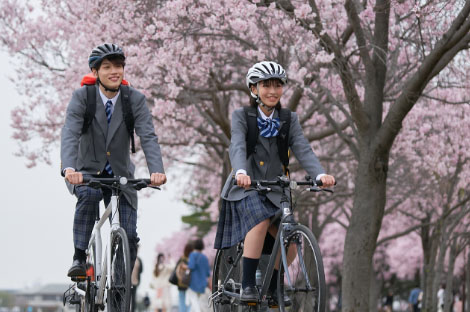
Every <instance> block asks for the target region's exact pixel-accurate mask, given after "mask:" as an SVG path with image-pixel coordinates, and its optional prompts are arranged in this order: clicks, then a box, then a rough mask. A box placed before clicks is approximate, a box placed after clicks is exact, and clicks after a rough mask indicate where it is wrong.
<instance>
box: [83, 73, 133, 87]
mask: <svg viewBox="0 0 470 312" xmlns="http://www.w3.org/2000/svg"><path fill="white" fill-rule="evenodd" d="M95 83H96V77H95V76H94V75H93V73H89V74H88V75H85V76H83V78H82V81H81V82H80V86H82V87H83V86H84V85H94V84H95ZM122 84H123V85H125V86H128V85H129V82H128V81H127V80H125V79H123V80H122Z"/></svg>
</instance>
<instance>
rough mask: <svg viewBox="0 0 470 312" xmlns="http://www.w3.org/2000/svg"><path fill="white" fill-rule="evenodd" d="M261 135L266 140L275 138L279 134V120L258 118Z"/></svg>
mask: <svg viewBox="0 0 470 312" xmlns="http://www.w3.org/2000/svg"><path fill="white" fill-rule="evenodd" d="M257 121H258V129H259V134H260V135H261V136H263V137H265V138H271V137H275V136H277V135H278V134H279V126H280V119H279V118H272V119H271V118H267V119H263V118H261V117H258V118H257Z"/></svg>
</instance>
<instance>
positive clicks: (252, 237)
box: [242, 219, 269, 301]
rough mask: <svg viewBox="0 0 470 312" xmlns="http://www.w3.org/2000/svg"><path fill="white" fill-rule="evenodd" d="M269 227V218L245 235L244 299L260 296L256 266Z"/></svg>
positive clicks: (249, 299)
mask: <svg viewBox="0 0 470 312" xmlns="http://www.w3.org/2000/svg"><path fill="white" fill-rule="evenodd" d="M268 227H269V219H266V220H264V221H261V222H260V223H258V224H257V225H255V226H254V227H253V228H252V229H251V230H250V231H249V232H248V233H247V234H246V236H245V242H244V248H243V263H242V265H243V279H242V288H243V293H242V300H246V301H252V300H256V299H257V297H258V293H257V291H255V288H254V287H255V286H256V277H255V274H256V268H257V267H258V263H259V258H260V257H261V252H262V250H263V244H264V238H265V236H266V232H267V230H268Z"/></svg>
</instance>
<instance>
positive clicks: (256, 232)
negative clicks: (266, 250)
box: [243, 219, 269, 259]
mask: <svg viewBox="0 0 470 312" xmlns="http://www.w3.org/2000/svg"><path fill="white" fill-rule="evenodd" d="M268 227H269V219H266V220H264V221H261V222H260V223H258V224H257V225H255V226H254V227H253V228H252V229H251V230H250V231H249V232H248V233H246V236H245V243H244V248H243V257H246V258H251V259H259V258H260V257H261V252H262V250H263V244H264V237H265V236H266V232H267V230H268Z"/></svg>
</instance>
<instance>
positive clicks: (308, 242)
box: [278, 225, 326, 312]
mask: <svg viewBox="0 0 470 312" xmlns="http://www.w3.org/2000/svg"><path fill="white" fill-rule="evenodd" d="M285 246H289V249H290V248H295V249H296V257H295V259H294V261H293V262H292V263H291V265H290V266H289V267H288V269H287V272H285V270H284V267H283V265H282V264H281V266H280V270H279V275H278V298H280V299H279V310H280V311H282V312H283V311H295V312H304V311H305V312H307V311H308V312H324V311H325V299H326V285H325V272H324V271H323V260H322V257H321V253H320V248H319V247H318V243H317V240H316V239H315V237H314V236H313V234H312V232H311V231H310V230H309V229H308V228H307V227H305V226H303V225H296V226H294V227H293V229H292V231H290V232H289V233H288V235H287V237H286V238H285ZM289 280H290V284H289ZM284 294H285V295H287V296H288V297H289V298H290V301H291V303H290V304H288V305H286V304H285V302H284V300H283V298H284Z"/></svg>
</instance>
